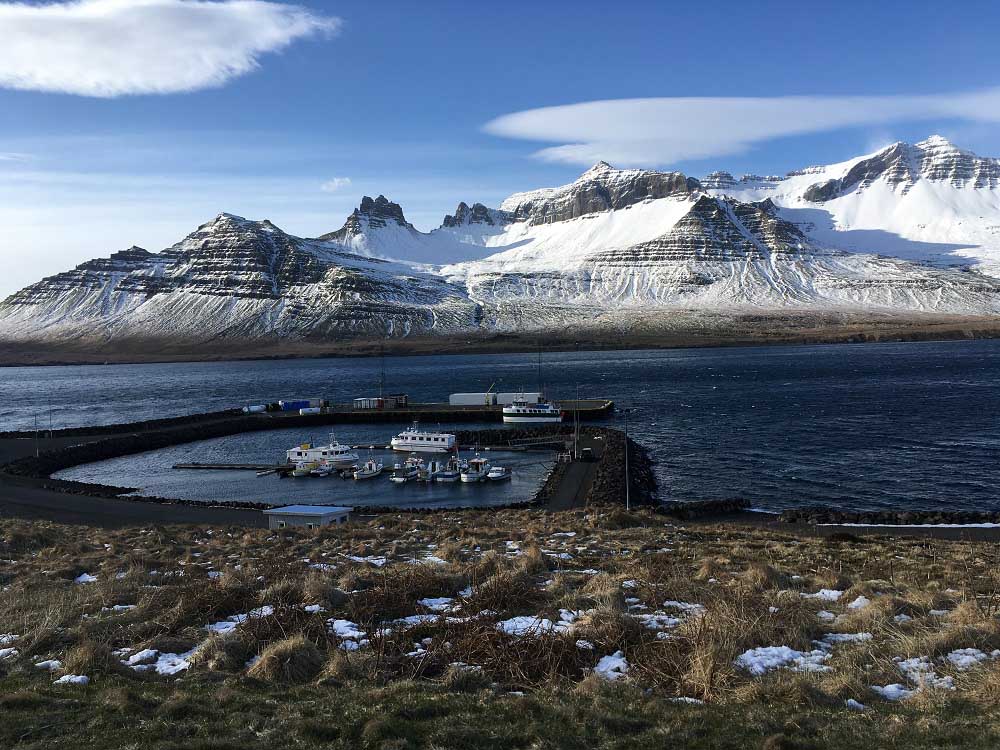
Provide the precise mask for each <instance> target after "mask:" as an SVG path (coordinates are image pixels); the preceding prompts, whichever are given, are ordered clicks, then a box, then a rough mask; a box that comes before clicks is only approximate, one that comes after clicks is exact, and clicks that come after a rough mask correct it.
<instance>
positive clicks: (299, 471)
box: [292, 461, 318, 477]
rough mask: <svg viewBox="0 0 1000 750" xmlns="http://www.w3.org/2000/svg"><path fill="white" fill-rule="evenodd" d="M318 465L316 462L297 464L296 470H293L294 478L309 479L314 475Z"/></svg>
mask: <svg viewBox="0 0 1000 750" xmlns="http://www.w3.org/2000/svg"><path fill="white" fill-rule="evenodd" d="M317 466H318V464H317V463H316V462H315V461H300V462H299V463H297V464H295V468H294V469H292V476H293V477H307V476H309V475H310V474H311V473H312V470H313V469H315V468H316V467H317Z"/></svg>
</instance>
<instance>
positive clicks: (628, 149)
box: [485, 89, 1000, 165]
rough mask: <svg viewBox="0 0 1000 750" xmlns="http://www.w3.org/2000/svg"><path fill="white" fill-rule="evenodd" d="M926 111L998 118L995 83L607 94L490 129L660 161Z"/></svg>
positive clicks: (556, 155)
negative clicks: (885, 91)
mask: <svg viewBox="0 0 1000 750" xmlns="http://www.w3.org/2000/svg"><path fill="white" fill-rule="evenodd" d="M928 119H947V120H965V121H975V122H992V123H995V122H1000V89H989V90H985V91H979V92H968V93H958V94H942V95H929V96H787V97H758V98H749V97H748V98H741V97H665V98H655V99H613V100H605V101H593V102H583V103H580V104H569V105H565V106H556V107H544V108H541V109H531V110H527V111H524V112H515V113H513V114H509V115H504V116H502V117H499V118H497V119H495V120H493V121H492V122H489V123H487V124H486V126H485V130H486V131H487V132H489V133H493V134H494V135H500V136H506V137H509V138H520V139H524V140H530V141H539V142H543V143H544V142H549V143H555V144H557V145H554V146H550V147H547V148H544V149H542V150H541V151H538V152H537V153H536V156H538V157H539V158H541V159H544V160H546V161H553V162H563V163H569V164H584V165H589V164H593V163H594V162H596V161H598V160H600V159H605V160H607V161H610V162H612V163H615V164H621V165H661V164H670V163H673V162H677V161H682V160H685V159H700V158H705V157H709V156H720V155H727V154H734V153H739V152H742V151H745V150H747V149H748V148H750V147H751V146H752V145H753V144H755V143H759V142H762V141H766V140H769V139H773V138H780V137H783V136H791V135H800V134H805V133H818V132H826V131H831V130H836V129H839V128H845V127H857V126H865V125H877V126H880V127H883V126H885V125H886V124H887V123H891V122H905V121H918V120H928Z"/></svg>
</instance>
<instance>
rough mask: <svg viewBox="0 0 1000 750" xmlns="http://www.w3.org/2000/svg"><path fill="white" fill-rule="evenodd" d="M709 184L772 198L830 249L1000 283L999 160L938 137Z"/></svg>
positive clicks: (721, 176) (717, 190) (746, 196)
mask: <svg viewBox="0 0 1000 750" xmlns="http://www.w3.org/2000/svg"><path fill="white" fill-rule="evenodd" d="M704 184H705V186H706V188H707V189H708V190H709V191H710V192H712V193H714V194H717V195H728V196H731V197H733V198H736V199H738V200H744V201H748V200H749V201H753V200H762V199H764V198H770V199H771V200H772V201H773V202H774V203H775V204H776V205H777V206H778V208H779V212H780V214H781V216H782V217H783V218H785V219H787V220H789V221H792V222H794V223H796V224H798V225H799V226H800V227H802V228H803V230H804V231H806V232H807V233H808V234H809V236H810V237H811V238H813V239H814V240H815V241H816V242H819V243H821V244H823V245H826V246H828V247H834V248H838V249H842V250H846V251H850V252H867V253H881V254H885V255H892V256H895V257H898V258H904V259H907V260H916V261H921V262H929V263H934V264H936V265H940V266H954V265H958V266H973V267H975V268H976V269H977V270H979V271H981V272H982V273H986V274H990V275H994V276H1000V160H997V159H990V158H985V157H980V156H976V155H975V154H973V153H971V152H969V151H964V150H962V149H959V148H957V147H956V146H954V145H952V144H951V143H949V142H948V141H947V140H945V139H944V138H942V137H940V136H932V137H930V138H928V139H927V140H924V141H921V142H920V143H917V144H912V145H911V144H906V143H894V144H892V145H891V146H888V147H886V148H884V149H882V150H881V151H878V152H876V153H874V154H869V155H867V156H862V157H858V158H856V159H851V160H849V161H845V162H841V163H839V164H832V165H829V166H825V167H810V168H808V169H804V170H801V171H799V172H792V173H790V174H789V175H787V176H786V177H766V178H762V177H756V176H753V175H748V176H746V177H744V178H742V179H740V180H735V179H733V177H732V176H731V175H729V174H728V173H714V174H712V175H709V176H708V177H706V178H705V180H704Z"/></svg>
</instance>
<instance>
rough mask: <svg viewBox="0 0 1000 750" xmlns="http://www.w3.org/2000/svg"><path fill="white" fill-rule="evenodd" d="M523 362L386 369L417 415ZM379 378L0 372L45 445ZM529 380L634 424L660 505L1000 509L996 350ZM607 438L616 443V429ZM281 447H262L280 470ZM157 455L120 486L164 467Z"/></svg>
mask: <svg viewBox="0 0 1000 750" xmlns="http://www.w3.org/2000/svg"><path fill="white" fill-rule="evenodd" d="M536 362H537V360H536V356H535V355H533V354H523V355H512V354H503V355H469V356H448V357H432V356H422V357H389V358H386V361H385V368H386V385H387V389H388V390H389V391H390V392H395V391H400V392H406V393H409V394H410V396H411V398H413V399H415V400H420V401H444V400H447V397H448V394H449V393H451V392H455V391H485V390H486V389H488V388H489V387H490V385H491V384H495V389H496V390H502V391H510V390H519V389H521V388H524V389H526V390H534V389H535V387H536V386H537V364H536ZM380 369H381V363H380V361H379V360H378V359H377V358H375V359H316V360H294V361H287V360H285V361H259V362H221V363H195V364H165V365H115V366H82V367H37V368H26V367H19V368H0V429H18V428H20V429H25V428H27V429H30V428H32V427H33V425H34V423H35V419H36V417H37V420H38V423H39V426H40V427H43V428H44V427H47V426H48V425H49V422H50V420H51V423H52V425H53V426H54V427H63V426H79V425H86V424H100V423H114V422H122V421H132V420H139V419H148V418H155V417H165V416H176V415H179V414H185V413H194V412H203V411H209V410H214V409H221V408H226V407H231V406H239V405H244V404H248V403H259V402H264V401H275V400H277V399H279V398H290V397H303V398H309V397H325V398H330V399H332V400H335V401H348V400H350V399H352V398H354V397H355V396H361V395H371V394H373V393H374V392H376V391H377V384H378V380H379V372H380ZM542 374H543V377H544V380H545V386H546V390H547V391H548V393H549V395H550V397H552V398H554V399H559V398H560V397H562V398H573V397H575V396H576V395H577V394H578V393H579V395H580V396H583V397H606V398H611V399H614V400H615V402H616V403H617V404H619V405H629V406H634V407H637V408H638V411H637V412H636V413H634V414H633V415H632V416H631V417H630V420H629V431H630V434H632V435H633V436H634V437H635V438H636V439H637V440H638V441H639V442H641V443H642V444H643V445H645V446H646V447H647V448H649V450H650V452H651V454H652V456H653V458H654V459H655V461H656V465H657V473H658V478H659V481H660V495H661V499H662V500H697V499H714V498H746V499H748V500H750V501H751V502H752V503H753V504H754V505H755V506H756V507H759V508H763V509H768V510H780V509H781V508H786V507H794V506H800V505H805V504H815V503H821V504H825V505H830V506H835V507H841V508H850V509H902V508H905V509H922V510H930V509H939V508H942V507H946V508H948V509H953V510H960V509H964V510H997V509H1000V501H998V496H997V487H998V484H1000V463H998V458H1000V422H998V419H997V413H998V407H1000V390H998V386H1000V341H970V342H950V343H898V344H864V345H834V346H793V347H767V348H764V347H761V348H731V349H687V350H671V351H627V352H598V353H590V352H579V353H575V352H570V353H560V354H551V355H546V356H545V358H544V361H543V372H542ZM608 423H609V424H612V425H616V426H619V427H620V426H621V417H620V416H616V417H614V418H613V419H611V420H609V421H608ZM468 426H469V427H472V425H468ZM355 428H356V429H355ZM350 430H351V431H352V432H357V433H359V432H360V430H361V427H360V426H350ZM394 431H398V430H394V429H393V427H392V426H385V427H383V428H382V429H381V431H380V432H384V433H386V434H391V433H392V432H394ZM272 434H273V433H272ZM317 437H320V436H317ZM344 437H345V439H346V438H348V437H349V436H348V435H347V434H345V436H344ZM257 439H258V438H251V437H248V436H247V437H241V438H240V440H241V441H242V445H244V446H245V447H246V455H232V457H231V460H232V461H242V460H250V455H251V452H252V451H253V450H257V447H254V445H255V441H256V440H257ZM298 439H299V438H298V437H297V436H296V437H294V438H293V439H292V443H294V442H295V441H296V440H298ZM268 440H270V438H268ZM285 442H288V441H287V440H286V439H284V438H280V439H279V438H275V442H274V444H273V445H274V446H276V447H277V448H280V451H279V453H280V452H281V451H283V450H284V447H290V444H289V446H284V443H285ZM352 442H354V440H353V439H352ZM356 442H365V441H364V440H361V439H359V440H357V441H356ZM239 444H240V443H239V442H237V445H239ZM282 446H284V447H282ZM180 448H181V447H179V448H178V449H180ZM178 449H170V450H171V451H175V450H178ZM227 450H228V449H227ZM267 450H268V451H270V450H272V447H270V446H269V447H267ZM162 454H163V455H162V456H157V457H155V458H150V459H148V461H147V464H146V467H147V468H144V467H143V466H142V465H141V462H135V463H134V464H133V468H132V469H130V470H134V471H137V472H139V471H150V470H151V469H149V468H148V467H149V466H152V465H154V464H155V463H156V462H159V461H161V460H162V461H164V462H166V461H170V462H171V463H172V462H173V460H172V458H171V456H174V455H175V454H173V453H170V452H169V451H164V452H162ZM168 454H169V455H168ZM120 460H122V461H126V459H120ZM149 461H152V462H153V464H150V463H149ZM185 473H187V472H185ZM119 480H120V481H121V483H123V484H130V485H132V486H136V485H137V484H139V483H138V482H134V481H133V482H129V481H125V480H124V479H123V478H121V477H119ZM170 481H182V480H180V479H177V480H175V479H171V480H170ZM188 481H191V482H204V481H205V478H204V477H203V476H201V475H198V476H195V477H193V478H191V479H190V480H188ZM241 481H242V480H241ZM246 481H248V482H258V481H263V480H257V479H256V477H253V476H250V477H247V478H246ZM276 481H277V480H276ZM282 481H284V480H282ZM336 481H339V480H336ZM387 489H388V488H387ZM522 489H526V488H522ZM404 491H406V490H404ZM289 499H290V500H291V499H292V498H289Z"/></svg>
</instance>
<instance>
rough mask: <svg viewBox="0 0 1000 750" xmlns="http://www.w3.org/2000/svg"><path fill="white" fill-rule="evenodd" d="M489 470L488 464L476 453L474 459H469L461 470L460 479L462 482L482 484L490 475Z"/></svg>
mask: <svg viewBox="0 0 1000 750" xmlns="http://www.w3.org/2000/svg"><path fill="white" fill-rule="evenodd" d="M490 468H491V467H490V462H489V461H487V460H486V459H485V458H480V457H479V454H478V453H477V454H476V457H475V458H470V459H469V463H468V465H467V466H466V467H465V468H464V469H462V473H461V479H462V481H463V482H482V481H483V480H484V479H486V475H487V474H489V473H490Z"/></svg>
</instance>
